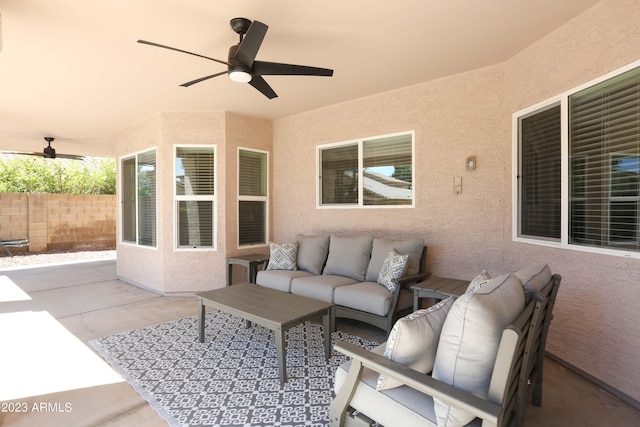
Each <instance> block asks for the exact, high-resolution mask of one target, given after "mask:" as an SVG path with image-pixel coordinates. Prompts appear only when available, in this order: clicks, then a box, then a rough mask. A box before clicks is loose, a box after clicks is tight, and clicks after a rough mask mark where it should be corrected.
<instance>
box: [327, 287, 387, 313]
mask: <svg viewBox="0 0 640 427" xmlns="http://www.w3.org/2000/svg"><path fill="white" fill-rule="evenodd" d="M392 300H393V294H391V293H389V291H387V290H386V289H385V288H383V287H382V286H380V285H379V284H378V283H374V282H355V283H353V284H350V285H348V286H341V287H339V288H336V289H335V291H334V293H333V302H334V303H335V304H338V305H341V306H343V307H349V308H353V309H355V310H360V311H365V312H367V313H372V314H375V315H378V316H386V315H387V313H388V312H389V308H391V302H392Z"/></svg>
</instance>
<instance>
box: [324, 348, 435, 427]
mask: <svg viewBox="0 0 640 427" xmlns="http://www.w3.org/2000/svg"><path fill="white" fill-rule="evenodd" d="M384 349H385V344H382V345H380V346H379V347H377V348H375V349H374V350H373V352H374V353H377V354H379V355H382V353H384ZM350 366H351V362H347V363H344V364H342V365H341V366H340V367H338V369H337V370H336V374H335V392H336V393H338V391H340V389H341V388H342V385H343V384H344V381H345V379H346V376H347V372H348V370H349V367H350ZM377 382H378V373H377V372H374V371H372V370H371V369H368V368H365V369H364V370H363V372H362V377H361V381H360V383H359V384H358V387H357V388H356V392H355V394H354V395H353V398H352V399H351V406H352V407H353V408H354V409H356V410H358V411H361V412H362V413H363V414H365V415H366V416H368V417H371V418H373V419H374V420H376V421H377V422H379V423H381V424H382V425H397V424H398V420H402V425H403V426H436V425H437V424H436V416H435V413H434V411H433V399H432V398H431V396H427V395H426V394H423V393H420V392H419V391H416V390H414V389H412V388H410V387H407V386H402V387H396V388H393V389H390V390H384V391H382V392H378V391H376V383H377Z"/></svg>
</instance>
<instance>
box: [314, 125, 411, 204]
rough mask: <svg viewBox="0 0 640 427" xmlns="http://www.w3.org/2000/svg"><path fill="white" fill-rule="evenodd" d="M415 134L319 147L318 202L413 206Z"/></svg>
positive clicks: (401, 134) (400, 134)
mask: <svg viewBox="0 0 640 427" xmlns="http://www.w3.org/2000/svg"><path fill="white" fill-rule="evenodd" d="M413 151H414V133H413V132H407V133H399V134H394V135H386V136H380V137H375V138H368V139H362V140H356V141H350V142H347V143H339V144H330V145H324V146H320V147H318V169H319V171H320V176H319V182H318V184H319V189H318V199H319V200H318V205H319V206H322V207H349V206H351V207H372V206H378V207H379V206H393V207H402V206H413V205H414V189H413V182H414V179H413V174H414V171H413V159H414V154H413Z"/></svg>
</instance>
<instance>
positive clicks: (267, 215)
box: [236, 147, 271, 249]
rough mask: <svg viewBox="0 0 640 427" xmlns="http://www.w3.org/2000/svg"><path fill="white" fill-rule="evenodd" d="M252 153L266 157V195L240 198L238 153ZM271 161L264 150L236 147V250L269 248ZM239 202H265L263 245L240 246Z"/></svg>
mask: <svg viewBox="0 0 640 427" xmlns="http://www.w3.org/2000/svg"><path fill="white" fill-rule="evenodd" d="M241 150H244V151H253V152H255V153H262V154H265V155H266V156H267V171H266V180H267V182H266V188H267V195H266V196H242V195H240V151H241ZM270 162H271V160H270V159H269V152H268V151H265V150H258V149H256V148H248V147H238V150H237V156H236V189H237V190H236V193H237V196H238V200H237V203H236V246H237V248H238V249H251V248H264V247H267V246H269V236H270V235H271V234H269V233H270V228H269V224H270V222H271V216H270V212H271V210H270V208H269V205H270V203H269V194H270V188H271V187H270V185H269V168H270V164H271V163H270ZM241 201H249V202H252V201H257V202H265V228H264V238H265V242H264V243H257V244H253V245H240V209H239V205H240V202H241Z"/></svg>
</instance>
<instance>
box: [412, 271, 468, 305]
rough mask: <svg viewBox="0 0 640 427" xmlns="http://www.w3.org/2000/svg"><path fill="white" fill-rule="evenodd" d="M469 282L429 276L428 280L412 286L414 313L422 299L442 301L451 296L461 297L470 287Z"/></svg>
mask: <svg viewBox="0 0 640 427" xmlns="http://www.w3.org/2000/svg"><path fill="white" fill-rule="evenodd" d="M469 283H470V282H469V281H468V280H458V279H449V278H447V277H439V276H429V277H428V278H427V279H426V280H424V281H422V282H419V283H416V284H415V285H413V286H411V289H412V290H413V311H416V310H417V309H418V308H420V298H435V299H436V300H442V299H445V298H448V297H450V296H456V297H458V296H460V295H462V294H463V293H464V292H465V291H466V290H467V286H469Z"/></svg>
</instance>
